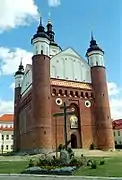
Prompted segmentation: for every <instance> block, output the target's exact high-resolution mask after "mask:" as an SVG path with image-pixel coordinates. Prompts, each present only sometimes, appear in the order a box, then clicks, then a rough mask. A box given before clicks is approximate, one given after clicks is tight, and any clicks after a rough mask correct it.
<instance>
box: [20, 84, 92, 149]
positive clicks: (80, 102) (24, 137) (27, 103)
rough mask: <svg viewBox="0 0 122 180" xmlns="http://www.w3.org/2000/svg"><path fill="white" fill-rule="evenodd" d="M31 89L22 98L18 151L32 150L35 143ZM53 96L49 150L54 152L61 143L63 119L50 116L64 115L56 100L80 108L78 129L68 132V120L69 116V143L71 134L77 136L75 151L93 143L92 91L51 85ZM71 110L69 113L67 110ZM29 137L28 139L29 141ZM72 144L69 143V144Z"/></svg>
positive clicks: (62, 142)
mask: <svg viewBox="0 0 122 180" xmlns="http://www.w3.org/2000/svg"><path fill="white" fill-rule="evenodd" d="M31 93H32V92H31V90H30V91H29V92H28V93H27V94H26V95H25V96H24V97H23V98H22V99H21V104H20V113H19V122H20V123H19V125H20V146H21V150H24V149H26V150H29V149H33V148H34V146H35V144H34V141H35V140H34V130H33V126H34V121H33V117H32V94H31ZM51 94H52V148H53V149H55V148H56V147H58V146H59V144H64V143H65V140H64V118H63V116H61V117H53V114H55V113H59V112H63V110H61V109H60V106H58V105H57V104H56V99H57V98H61V99H62V101H63V102H66V104H67V105H70V104H73V105H76V106H77V107H79V114H78V116H79V118H80V122H79V126H78V129H71V123H70V117H71V115H69V116H68V140H70V139H71V134H72V133H73V134H75V135H76V136H77V147H78V148H89V147H90V144H91V143H92V142H93V141H94V139H93V134H94V133H95V130H94V106H93V101H94V97H93V92H92V91H91V90H87V89H79V88H71V87H70V88H68V87H60V86H54V85H52V86H51ZM87 100H89V101H90V102H91V107H86V106H85V102H86V101H87ZM69 111H71V110H69ZM28 137H29V139H28ZM70 145H71V144H70Z"/></svg>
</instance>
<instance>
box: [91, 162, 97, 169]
mask: <svg viewBox="0 0 122 180" xmlns="http://www.w3.org/2000/svg"><path fill="white" fill-rule="evenodd" d="M96 168H97V164H96V161H92V164H91V169H96Z"/></svg>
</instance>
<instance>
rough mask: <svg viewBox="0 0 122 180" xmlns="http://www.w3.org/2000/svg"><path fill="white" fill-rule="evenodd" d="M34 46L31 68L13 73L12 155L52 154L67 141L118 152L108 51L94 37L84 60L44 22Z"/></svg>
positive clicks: (21, 66) (36, 35) (33, 42)
mask: <svg viewBox="0 0 122 180" xmlns="http://www.w3.org/2000/svg"><path fill="white" fill-rule="evenodd" d="M31 44H32V48H33V57H32V65H31V64H27V65H26V68H25V69H24V67H23V65H22V62H21V63H20V65H19V68H18V71H17V72H16V73H15V99H14V151H26V152H33V151H34V152H37V153H38V152H44V151H53V150H55V149H56V148H57V147H58V146H59V145H60V144H65V141H66V138H67V141H68V142H70V144H69V146H70V147H72V148H83V149H89V148H90V147H91V145H93V144H94V145H96V147H97V148H98V149H101V150H112V149H114V136H113V130H112V120H111V114H110V107H109V98H108V89H107V80H106V68H105V62H104V51H103V50H102V49H101V48H100V47H99V46H98V44H97V42H96V40H95V39H94V37H93V35H91V41H90V46H89V47H88V49H87V52H86V59H83V58H82V57H81V56H80V55H79V54H78V53H77V52H76V51H75V50H74V49H73V48H67V49H65V50H63V49H62V48H61V47H60V46H59V45H58V43H57V42H56V41H55V32H54V30H53V25H52V22H51V21H50V20H49V21H48V23H47V25H46V27H44V26H43V24H42V18H40V23H39V26H38V28H37V31H36V33H35V34H34V35H33V37H32V39H31ZM64 104H65V105H66V107H67V110H66V111H67V112H66V115H67V116H66V117H67V120H66V119H65V116H64V114H63V112H64V109H63V107H62V106H64ZM57 114H58V115H57ZM65 120H66V121H65Z"/></svg>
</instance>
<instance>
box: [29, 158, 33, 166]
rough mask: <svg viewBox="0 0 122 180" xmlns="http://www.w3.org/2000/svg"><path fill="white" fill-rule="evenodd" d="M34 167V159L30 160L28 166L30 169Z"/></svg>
mask: <svg viewBox="0 0 122 180" xmlns="http://www.w3.org/2000/svg"><path fill="white" fill-rule="evenodd" d="M33 166H34V162H33V160H32V159H30V161H29V164H28V167H33Z"/></svg>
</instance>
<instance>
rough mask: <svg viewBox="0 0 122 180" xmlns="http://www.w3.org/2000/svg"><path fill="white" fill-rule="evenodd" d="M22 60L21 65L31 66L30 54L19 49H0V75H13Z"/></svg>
mask: <svg viewBox="0 0 122 180" xmlns="http://www.w3.org/2000/svg"><path fill="white" fill-rule="evenodd" d="M21 58H22V62H23V65H24V66H25V65H26V64H31V63H32V62H31V61H32V60H31V58H32V53H31V52H28V51H26V50H24V49H21V48H15V49H9V48H6V47H0V70H1V75H11V74H13V73H15V72H16V71H17V69H18V66H19V64H20V60H21Z"/></svg>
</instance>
